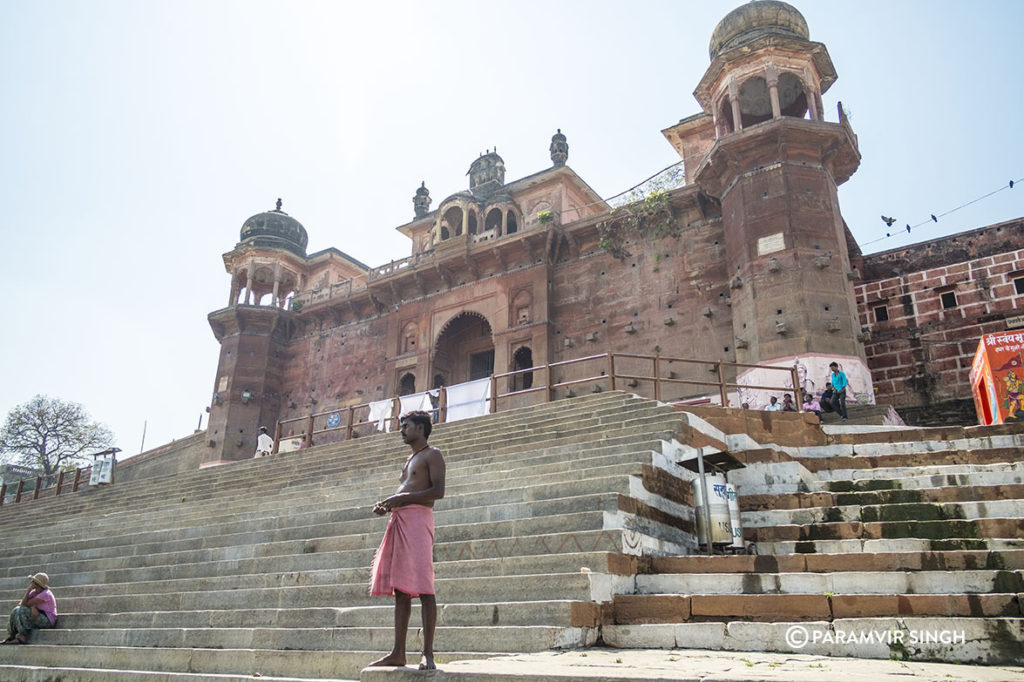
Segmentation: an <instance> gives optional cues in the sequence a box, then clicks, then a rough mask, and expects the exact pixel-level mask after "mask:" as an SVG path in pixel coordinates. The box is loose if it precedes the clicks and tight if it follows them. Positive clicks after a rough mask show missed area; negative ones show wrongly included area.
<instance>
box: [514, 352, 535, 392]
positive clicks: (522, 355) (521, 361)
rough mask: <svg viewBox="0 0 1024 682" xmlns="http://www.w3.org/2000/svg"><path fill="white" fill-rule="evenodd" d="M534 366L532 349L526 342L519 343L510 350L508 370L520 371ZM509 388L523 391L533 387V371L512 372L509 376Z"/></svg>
mask: <svg viewBox="0 0 1024 682" xmlns="http://www.w3.org/2000/svg"><path fill="white" fill-rule="evenodd" d="M531 367H534V364H533V349H531V348H530V346H528V345H527V344H522V345H519V346H518V347H516V348H515V350H513V351H512V362H511V366H510V367H509V371H510V372H521V371H522V370H525V369H530V368H531ZM508 383H509V386H508V387H509V390H511V391H523V390H526V389H528V388H533V372H522V373H521V374H513V375H512V376H510V377H509V380H508Z"/></svg>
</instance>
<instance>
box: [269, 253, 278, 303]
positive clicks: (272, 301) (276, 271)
mask: <svg viewBox="0 0 1024 682" xmlns="http://www.w3.org/2000/svg"><path fill="white" fill-rule="evenodd" d="M280 287H281V264H280V263H275V264H274V294H273V296H272V297H271V299H270V300H271V305H274V306H277V305H278V303H279V300H278V297H277V292H278V290H279V289H280Z"/></svg>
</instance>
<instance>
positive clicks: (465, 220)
mask: <svg viewBox="0 0 1024 682" xmlns="http://www.w3.org/2000/svg"><path fill="white" fill-rule="evenodd" d="M468 233H469V211H468V210H467V209H466V207H465V206H463V207H462V235H463V236H466V234H468ZM452 236H453V237H454V236H455V235H452Z"/></svg>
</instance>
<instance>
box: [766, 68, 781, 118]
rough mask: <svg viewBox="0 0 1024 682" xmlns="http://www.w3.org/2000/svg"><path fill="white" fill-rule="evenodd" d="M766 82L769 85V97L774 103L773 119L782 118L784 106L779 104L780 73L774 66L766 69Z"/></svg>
mask: <svg viewBox="0 0 1024 682" xmlns="http://www.w3.org/2000/svg"><path fill="white" fill-rule="evenodd" d="M765 81H766V82H767V83H768V97H769V99H771V101H772V118H779V117H780V116H782V105H780V104H779V72H778V71H777V70H776V69H775V66H774V65H773V64H769V65H768V67H767V68H766V69H765Z"/></svg>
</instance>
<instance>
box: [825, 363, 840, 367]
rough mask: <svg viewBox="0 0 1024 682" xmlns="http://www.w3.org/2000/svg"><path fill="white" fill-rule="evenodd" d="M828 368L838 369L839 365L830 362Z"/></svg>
mask: <svg viewBox="0 0 1024 682" xmlns="http://www.w3.org/2000/svg"><path fill="white" fill-rule="evenodd" d="M828 366H829V367H839V363H838V362H830V363H828Z"/></svg>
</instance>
